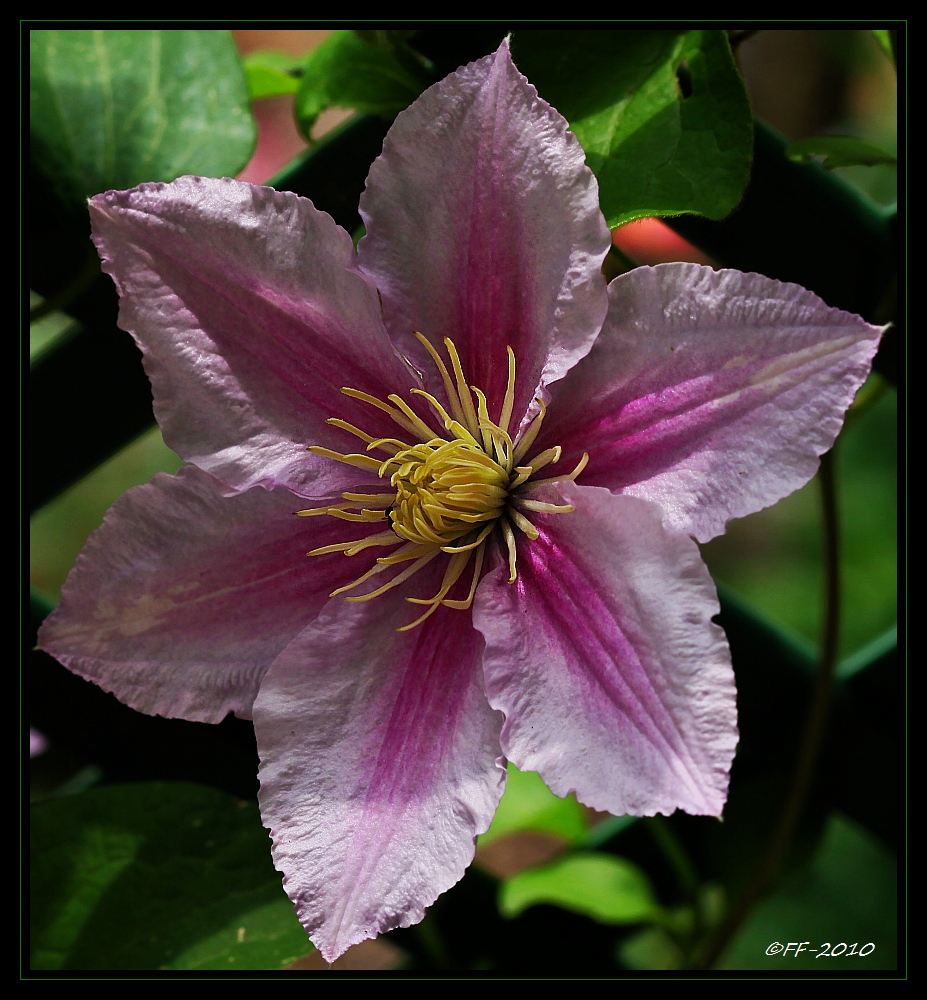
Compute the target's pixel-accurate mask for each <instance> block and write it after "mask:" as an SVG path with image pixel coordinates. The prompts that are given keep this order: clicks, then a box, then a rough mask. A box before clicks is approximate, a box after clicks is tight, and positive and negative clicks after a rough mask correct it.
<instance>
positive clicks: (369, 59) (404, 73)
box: [295, 31, 427, 138]
mask: <svg viewBox="0 0 927 1000" xmlns="http://www.w3.org/2000/svg"><path fill="white" fill-rule="evenodd" d="M303 70H304V72H303V77H302V79H301V80H300V82H299V89H298V90H297V91H296V107H295V111H296V122H297V124H298V125H299V128H300V130H301V131H302V133H303V135H304V136H306V138H310V132H311V131H312V126H313V125H314V124H315V120H316V118H318V116H319V115H320V114H321V113H322V112H323V111H324V110H325V109H326V108H353V109H354V110H355V111H360V112H363V113H365V114H373V115H384V116H386V117H392V116H394V115H396V114H398V113H399V112H400V111H402V110H403V108H406V107H408V106H409V105H410V104H411V103H412V102H413V101H414V100H415V98H416V97H418V95H419V94H420V93H421V92H422V91H423V90H424V89H425V85H426V82H427V81H426V80H425V79H424V78H419V77H417V76H416V75H414V74H413V73H412V72H410V70H409V69H408V68H407V67H406V66H405V65H403V64H402V63H401V62H400V61H399V59H398V58H397V56H396V54H395V51H394V50H393V49H391V48H388V47H382V46H375V45H368V44H366V43H365V42H363V41H361V39H360V38H358V37H357V35H356V34H355V33H354V32H353V31H333V32H332V33H331V34H330V35H329V36H328V38H326V39H325V41H324V42H323V43H322V44H321V45H320V46H319V47H318V48H317V49H314V50H313V51H312V52H310V53H309V55H308V57H307V58H306V61H305V63H304V66H303Z"/></svg>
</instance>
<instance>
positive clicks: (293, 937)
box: [30, 783, 312, 970]
mask: <svg viewBox="0 0 927 1000" xmlns="http://www.w3.org/2000/svg"><path fill="white" fill-rule="evenodd" d="M31 828H32V845H31V847H32V869H31V885H32V901H31V914H30V916H31V922H32V928H31V937H32V946H33V956H32V967H33V968H34V969H265V970H266V969H279V968H282V967H284V966H286V965H289V964H290V963H292V962H293V961H295V960H296V959H297V958H299V957H300V956H302V955H305V954H307V953H308V952H309V951H311V949H312V946H311V945H310V943H309V940H308V938H307V937H306V934H305V932H304V931H303V929H302V927H300V925H299V922H298V920H297V919H296V916H295V913H294V912H293V907H292V905H291V904H290V902H289V900H288V899H287V898H286V896H285V895H284V893H283V889H282V887H281V884H280V876H279V874H277V873H276V872H275V871H274V868H273V864H272V862H271V858H270V841H269V839H268V835H267V831H266V830H264V829H263V827H262V826H261V820H260V816H259V814H258V810H257V806H256V805H255V804H253V803H248V802H241V801H238V800H236V799H234V798H233V797H232V796H230V795H226V794H225V793H224V792H219V791H216V790H215V789H210V788H203V787H200V786H198V785H186V784H170V783H156V784H145V785H124V786H110V787H104V788H98V789H94V790H92V791H88V792H84V793H82V794H80V795H72V796H67V797H63V798H57V799H50V800H47V801H45V802H42V803H39V804H38V805H36V806H34V807H33V809H32V819H31Z"/></svg>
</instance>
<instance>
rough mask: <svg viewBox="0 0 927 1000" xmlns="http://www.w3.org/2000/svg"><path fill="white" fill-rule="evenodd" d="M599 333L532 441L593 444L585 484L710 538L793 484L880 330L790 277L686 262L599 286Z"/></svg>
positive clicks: (857, 379)
mask: <svg viewBox="0 0 927 1000" xmlns="http://www.w3.org/2000/svg"><path fill="white" fill-rule="evenodd" d="M609 302H610V310H609V315H608V318H607V320H606V322H605V326H604V327H603V330H602V334H601V336H600V337H599V339H598V340H597V341H596V344H595V346H594V347H593V350H592V352H591V353H590V354H589V356H588V358H586V359H584V360H583V361H582V362H581V363H580V364H579V365H577V367H576V368H574V369H573V371H571V372H570V374H569V375H568V376H567V378H566V379H564V381H563V382H561V383H560V384H559V385H558V386H557V387H556V392H555V396H554V399H553V400H552V403H551V406H550V409H549V415H548V418H547V420H546V422H545V425H544V428H543V430H542V435H541V441H540V442H539V444H538V447H542V446H544V445H549V444H560V445H562V446H563V448H564V455H563V457H562V458H561V466H562V467H568V466H570V464H571V463H573V462H575V461H576V460H578V458H579V457H580V456H581V455H582V453H583V452H584V451H588V452H589V454H590V460H589V465H588V466H587V468H586V470H585V471H584V473H583V476H582V482H583V483H584V484H585V485H591V486H605V487H607V488H608V489H610V490H613V491H615V492H621V493H628V494H631V495H633V496H638V497H641V498H643V499H647V500H655V501H656V502H657V503H659V504H660V505H661V507H662V508H663V510H664V515H665V518H666V522H667V524H668V525H670V526H672V527H675V528H679V529H681V530H683V531H686V532H688V533H690V534H692V535H694V536H695V537H696V538H697V539H698V540H699V541H708V539H710V538H713V537H714V536H715V535H718V534H720V533H721V532H722V531H724V527H725V525H726V523H727V521H729V520H730V519H732V518H734V517H742V516H744V515H745V514H750V513H753V512H754V511H756V510H760V509H761V508H763V507H768V506H769V505H770V504H773V503H775V502H776V501H777V500H779V499H781V498H782V497H784V496H786V495H788V494H789V493H792V492H794V491H795V490H796V489H798V488H799V487H800V486H803V485H804V484H805V483H806V482H807V481H808V480H809V479H810V478H811V477H812V476H813V475H814V473H815V471H816V470H817V467H818V459H819V456H820V455H821V454H823V452H825V451H827V449H828V448H830V447H831V445H832V444H833V442H834V439H835V437H836V436H837V433H838V432H839V430H840V427H841V426H842V424H843V419H844V415H845V412H846V409H847V407H848V406H849V405H850V403H851V402H852V400H853V396H854V395H855V393H856V391H857V390H858V388H859V387H860V385H861V384H862V382H863V381H864V379H865V378H866V376H867V374H868V372H869V368H870V364H871V361H872V357H873V355H874V353H875V350H876V347H877V345H878V339H879V336H880V334H881V330H879V329H878V328H877V327H873V326H870V325H869V324H868V323H866V322H864V321H863V320H862V319H861V318H860V317H859V316H853V315H851V314H849V313H845V312H841V311H840V310H838V309H832V308H830V307H829V306H827V305H825V304H824V303H823V302H822V301H821V300H820V299H819V298H817V296H815V295H813V294H812V293H811V292H808V291H806V290H805V289H803V288H799V287H798V286H797V285H788V284H784V283H782V282H779V281H773V280H772V279H770V278H764V277H763V276H762V275H758V274H741V273H740V272H738V271H717V272H716V271H712V270H711V269H710V268H707V267H700V266H699V265H695V264H664V265H660V266H658V267H653V268H638V269H637V270H635V271H632V272H630V273H629V274H626V275H622V276H621V277H619V278H616V279H615V280H614V281H613V282H612V283H611V285H610V286H609Z"/></svg>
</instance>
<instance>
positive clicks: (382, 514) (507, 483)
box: [297, 333, 589, 632]
mask: <svg viewBox="0 0 927 1000" xmlns="http://www.w3.org/2000/svg"><path fill="white" fill-rule="evenodd" d="M416 336H417V337H418V339H419V340H420V341H421V342H422V344H423V345H424V346H425V348H426V349H427V351H428V353H429V354H430V355H431V357H432V360H433V361H434V362H435V365H436V367H437V369H438V371H439V372H440V374H441V378H442V380H443V382H444V388H445V391H446V393H447V399H448V403H449V405H450V409H451V412H450V413H448V411H447V410H446V409H445V408H444V406H442V405H441V403H440V402H439V401H438V400H437V399H435V397H434V396H432V395H430V394H429V393H427V392H424V391H423V390H421V389H413V390H412V393H413V394H415V395H418V396H422V397H423V398H424V399H425V400H426V402H427V403H428V404H429V406H430V407H431V410H432V411H433V414H430V415H429V416H430V417H431V419H432V420H434V419H435V418H437V420H438V422H440V423H441V424H442V425H443V429H444V433H445V435H446V436H444V437H440V436H438V435H439V433H440V432H436V431H435V430H434V428H433V427H432V426H430V425H429V424H428V423H426V422H425V420H424V419H422V417H421V416H419V414H417V413H416V412H415V411H414V410H413V409H412V408H411V407H410V406H409V404H408V403H406V402H405V401H404V400H403V399H401V398H400V397H399V396H397V395H395V394H393V395H391V396H389V397H388V399H389V402H388V403H386V402H383V401H382V400H380V399H377V398H376V397H375V396H370V395H368V394H367V393H365V392H360V391H359V390H357V389H347V388H345V389H342V390H341V391H342V392H343V393H345V395H347V396H351V397H352V398H354V399H358V400H361V401H363V402H364V403H367V404H369V405H370V406H374V407H376V408H377V409H379V410H382V411H384V412H385V413H387V414H388V415H389V416H390V418H391V419H392V420H393V421H394V422H395V423H396V424H397V425H398V426H399V427H400V428H401V429H402V430H403V432H404V434H405V438H398V437H395V438H392V437H391V438H374V437H373V436H372V435H370V434H367V433H365V432H364V431H363V430H361V429H360V428H358V427H355V426H354V425H353V424H350V423H348V422H347V421H346V420H341V419H337V418H332V419H330V420H329V421H328V423H330V424H333V425H334V426H336V427H339V428H341V429H342V430H345V431H348V432H349V433H350V434H353V435H354V436H355V437H358V438H360V439H361V440H362V441H365V442H367V449H366V450H367V452H368V454H358V453H353V452H352V453H344V454H342V453H341V452H336V451H332V450H331V449H329V448H322V447H320V446H318V445H313V446H311V447H310V448H309V451H311V452H313V453H314V454H316V455H324V456H325V457H327V458H331V459H334V460H335V461H337V462H343V463H345V464H346V465H352V466H355V467H357V468H361V469H365V470H367V471H368V472H370V473H374V474H375V475H376V476H377V477H378V478H379V479H385V478H386V477H389V491H388V492H382V493H380V492H371V493H366V492H364V493H342V494H341V496H342V498H343V500H344V501H345V502H344V503H335V504H329V505H328V506H326V507H316V508H312V509H310V510H301V511H297V513H298V514H300V515H302V516H304V517H310V516H313V515H317V514H327V515H329V516H331V517H337V518H340V519H341V520H344V521H362V522H370V523H371V524H376V523H378V524H379V525H380V526H381V527H384V526H385V528H386V530H383V531H378V532H374V533H373V534H371V535H368V536H367V537H366V538H361V539H359V540H355V541H350V542H339V543H337V544H335V545H323V546H322V547H321V548H318V549H313V550H312V551H311V552H309V553H308V554H309V555H310V556H314V555H323V554H325V553H328V552H343V553H344V554H345V555H347V556H353V555H356V554H357V553H358V552H361V551H363V550H364V549H367V548H371V547H375V546H392V547H395V546H398V548H396V550H395V551H394V552H392V553H391V554H390V555H387V556H381V557H379V558H378V559H377V560H376V562H375V563H374V565H373V567H372V568H371V569H370V570H368V572H366V573H364V574H363V576H361V577H359V578H358V579H357V580H355V581H354V582H353V583H351V584H348V586H346V587H341V588H339V589H338V590H335V591H333V592H332V595H331V596H332V597H334V596H335V595H337V594H341V593H344V592H345V591H348V590H353V589H354V588H355V587H359V586H361V585H362V584H364V583H366V582H367V581H368V580H369V579H371V578H372V577H374V576H377V575H379V574H381V573H384V572H387V571H388V570H391V569H393V568H395V567H398V566H399V565H401V564H402V563H409V565H408V566H406V568H404V569H402V570H400V571H399V572H397V573H396V575H395V576H393V577H392V578H391V579H390V580H389V582H388V583H385V584H383V585H382V586H380V587H377V588H376V589H374V590H371V591H369V592H367V593H365V594H362V595H360V596H351V597H347V598H345V600H348V601H368V600H371V599H372V598H374V597H378V596H379V595H380V594H383V593H385V592H386V591H387V590H391V589H392V588H393V587H396V586H398V585H399V584H401V583H404V582H405V581H406V580H407V579H409V577H411V576H413V575H414V574H415V573H417V572H418V571H419V570H420V569H421V568H422V567H423V566H425V565H426V564H427V563H429V562H431V560H432V559H434V558H435V557H436V556H438V555H439V554H441V553H444V554H446V555H447V556H449V559H448V561H447V567H446V569H445V573H444V579H443V581H442V583H441V587H440V588H439V590H438V593H437V594H435V595H434V596H433V597H430V598H427V599H423V598H418V597H408V598H406V600H408V601H410V602H411V603H413V604H424V605H427V607H428V610H427V611H426V612H425V613H424V614H423V615H421V616H420V617H419V618H417V619H416V620H415V621H413V622H410V623H409V624H408V625H404V626H402V628H400V629H399V630H398V631H400V632H404V631H407V630H408V629H412V628H415V627H416V626H417V625H420V624H421V623H422V622H423V621H424V620H425V619H426V618H428V616H429V615H431V614H433V613H434V612H435V611H436V610H437V609H438V608H439V607H440V606H442V605H444V606H445V607H451V608H469V607H470V605H471V604H472V602H473V595H474V594H475V592H476V586H477V584H478V583H479V580H480V574H481V572H482V568H483V560H484V556H485V549H486V544H487V542H488V540H489V538H490V536H492V535H494V534H495V535H497V536H498V538H499V540H500V542H501V543H502V544H503V545H504V549H505V551H506V552H507V555H508V564H509V582H510V583H514V581H515V579H516V569H515V561H516V540H515V531H514V530H513V529H518V530H519V531H520V532H521V533H523V534H524V535H526V536H527V537H528V538H530V539H535V538H537V537H538V530H537V528H535V526H534V525H533V524H532V523H531V521H530V520H529V519H528V517H527V516H526V514H525V512H526V511H528V512H530V511H544V512H547V513H557V514H565V513H569V512H570V511H572V510H573V508H572V506H569V505H558V504H551V503H544V502H541V501H538V500H532V499H531V498H530V497H529V496H527V495H526V492H527V490H528V489H529V488H533V487H535V486H537V485H539V484H540V483H545V482H552V481H555V480H561V481H562V480H568V479H575V478H576V477H577V476H578V475H579V474H580V472H581V471H582V470H583V468H584V467H585V465H586V462H587V461H588V459H589V456H588V455H583V457H582V460H581V461H580V462H579V464H578V465H577V466H576V468H575V469H574V470H573V471H572V472H571V473H569V474H567V475H563V476H555V477H553V479H540V480H539V479H535V478H534V476H535V474H536V473H537V472H538V471H539V470H540V469H542V468H544V467H545V466H547V465H549V464H551V463H553V462H556V461H558V460H559V458H560V451H561V449H560V447H559V446H556V447H554V448H547V449H546V450H544V451H542V452H540V453H538V454H535V455H534V456H533V457H532V458H530V459H527V456H528V455H529V453H530V451H531V447H532V445H533V444H534V441H535V439H536V438H537V434H538V431H539V430H540V427H541V422H542V421H543V419H544V414H545V413H546V408H545V406H544V404H543V403H542V402H541V401H540V400H538V403H539V406H540V410H539V412H538V414H537V416H536V417H535V418H534V420H533V421H532V422H531V423H530V424H529V425H528V427H527V428H526V429H525V431H524V432H523V433H522V434H521V435H520V437H519V438H518V440H517V441H513V440H512V437H511V435H510V434H509V422H510V419H511V416H512V407H513V404H514V400H515V355H514V353H513V351H512V349H511V348H508V382H507V385H506V391H505V396H504V398H503V401H502V407H501V411H500V413H499V417H498V419H497V420H493V419H491V417H490V415H489V409H488V406H487V402H486V397H485V395H484V394H483V393H482V392H481V391H480V390H479V389H477V388H476V387H475V386H468V385H467V381H466V379H465V378H464V374H463V369H462V367H461V364H460V358H459V356H458V354H457V349H456V348H455V347H454V344H453V342H452V341H451V340H450V339H445V341H444V346H445V348H446V350H447V356H448V359H449V360H450V362H451V371H448V368H447V366H446V365H445V363H444V360H443V358H442V357H441V355H440V354H439V353H438V352H437V350H436V349H435V348H434V347H433V346H432V344H431V343H430V342H429V341H428V340H427V339H426V338H425V337H423V336H422V335H421V334H420V333H417V334H416ZM451 372H453V376H452V374H451ZM474 397H476V402H475V404H474ZM375 451H380V452H385V453H386V455H387V457H386V458H385V459H383V458H380V457H374V456H373V455H371V454H369V453H370V452H375ZM526 459H527V460H526ZM384 522H385V524H384ZM471 557H472V558H473V569H472V573H471V578H470V587H469V592H468V593H467V595H466V597H463V598H461V599H452V598H450V597H449V596H448V595H449V593H450V591H451V589H452V588H453V587H454V585H455V584H456V583H457V581H458V580H459V579H460V578H461V576H462V575H463V572H464V570H465V569H466V568H467V566H468V564H469V563H470V559H471Z"/></svg>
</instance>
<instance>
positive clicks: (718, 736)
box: [474, 484, 737, 815]
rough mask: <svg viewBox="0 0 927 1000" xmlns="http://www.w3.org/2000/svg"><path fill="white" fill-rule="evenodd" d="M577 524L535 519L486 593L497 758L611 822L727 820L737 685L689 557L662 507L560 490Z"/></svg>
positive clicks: (707, 590)
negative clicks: (531, 534) (619, 818)
mask: <svg viewBox="0 0 927 1000" xmlns="http://www.w3.org/2000/svg"><path fill="white" fill-rule="evenodd" d="M558 493H559V494H560V495H562V496H563V498H564V499H566V500H567V501H568V502H570V503H573V504H574V505H575V507H576V510H575V511H574V512H573V513H572V514H559V515H550V514H548V515H544V514H536V515H535V516H534V517H533V520H534V522H535V523H536V525H537V526H538V528H539V530H540V531H541V537H540V538H539V539H538V540H537V541H536V542H528V541H527V540H525V539H520V540H519V550H518V579H517V581H516V582H515V583H514V584H508V583H507V582H506V574H505V567H502V568H501V569H496V570H494V571H492V572H491V573H490V574H488V575H487V577H486V578H485V579H484V580H483V582H482V583H481V584H480V587H479V590H478V592H477V599H476V603H475V609H474V624H475V625H476V627H477V628H478V629H479V630H480V631H481V632H482V633H483V635H484V636H485V637H486V654H485V657H484V670H485V674H486V691H487V695H488V698H489V702H490V704H491V705H492V706H493V707H494V708H497V709H499V710H500V711H501V712H503V713H504V714H505V717H506V722H505V726H504V727H503V731H502V747H503V750H504V751H505V754H506V756H507V757H509V759H511V760H512V761H513V762H514V763H515V764H516V766H518V767H519V768H521V769H523V770H525V769H526V770H532V771H537V772H539V773H540V775H541V777H543V778H544V780H545V781H546V782H547V784H548V785H549V787H550V788H551V790H552V791H554V792H555V793H556V794H558V795H566V794H567V793H569V792H571V791H575V792H576V794H577V796H578V798H579V799H580V801H582V802H584V803H586V804H587V805H589V806H592V807H593V808H595V809H601V810H606V811H608V812H611V813H615V814H618V815H623V814H630V815H653V814H654V813H657V812H662V813H669V812H672V811H673V810H675V809H685V810H686V811H687V812H691V813H697V814H702V813H707V814H711V815H715V814H718V813H720V812H721V809H722V808H723V805H724V801H725V797H726V792H727V783H728V771H729V768H730V763H731V759H732V757H733V754H734V748H735V745H736V742H737V728H736V712H735V707H734V676H733V672H732V669H731V664H730V654H729V652H728V648H727V644H726V642H725V640H724V634H723V632H722V631H721V629H720V628H718V626H716V625H714V624H713V623H712V621H711V617H712V615H714V614H716V613H717V610H718V605H717V598H716V596H715V590H714V586H713V584H712V582H711V579H710V577H709V576H708V571H707V570H706V568H705V566H704V564H703V563H702V561H701V558H700V557H699V554H698V549H697V548H696V546H695V544H694V543H693V542H692V541H691V540H690V539H689V538H687V537H686V536H684V535H682V534H680V533H671V532H668V531H666V529H665V528H664V527H663V526H662V523H661V518H660V511H659V508H658V507H656V505H654V504H650V503H646V502H642V501H639V500H637V499H636V498H633V497H620V496H615V495H613V494H611V493H609V492H608V491H606V490H600V489H593V488H588V487H577V486H574V485H572V484H561V485H560V486H559V487H558Z"/></svg>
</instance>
